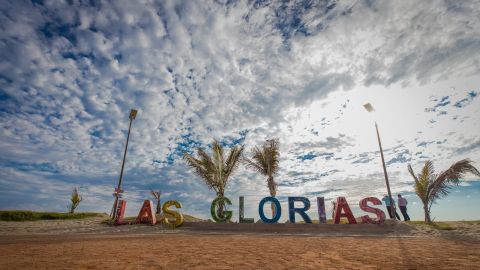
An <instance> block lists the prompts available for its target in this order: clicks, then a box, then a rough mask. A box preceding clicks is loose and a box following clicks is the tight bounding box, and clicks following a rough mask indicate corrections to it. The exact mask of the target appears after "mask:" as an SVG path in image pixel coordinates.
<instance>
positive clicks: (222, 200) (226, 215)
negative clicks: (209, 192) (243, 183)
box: [210, 197, 232, 222]
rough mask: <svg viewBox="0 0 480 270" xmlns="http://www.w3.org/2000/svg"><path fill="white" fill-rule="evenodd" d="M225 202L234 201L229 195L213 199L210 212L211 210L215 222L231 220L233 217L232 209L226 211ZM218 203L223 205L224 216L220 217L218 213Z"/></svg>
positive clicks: (229, 203)
mask: <svg viewBox="0 0 480 270" xmlns="http://www.w3.org/2000/svg"><path fill="white" fill-rule="evenodd" d="M225 204H228V205H231V204H232V202H230V200H229V199H228V198H227V197H217V198H215V200H213V202H212V206H211V207H210V212H211V214H212V218H213V220H215V222H226V221H229V220H230V219H231V218H232V211H225V210H224V207H225ZM217 205H219V206H220V207H222V210H223V217H219V216H218V215H217V211H216V210H217V209H216V208H217Z"/></svg>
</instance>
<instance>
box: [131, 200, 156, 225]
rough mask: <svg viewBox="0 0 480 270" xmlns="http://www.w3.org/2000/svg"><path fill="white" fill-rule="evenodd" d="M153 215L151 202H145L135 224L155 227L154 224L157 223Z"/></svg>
mask: <svg viewBox="0 0 480 270" xmlns="http://www.w3.org/2000/svg"><path fill="white" fill-rule="evenodd" d="M154 213H155V212H154V211H153V203H152V201H150V200H145V201H144V202H143V206H142V208H141V209H140V213H138V217H137V219H136V220H135V223H150V224H152V225H155V223H157V218H156V217H155V214H154Z"/></svg>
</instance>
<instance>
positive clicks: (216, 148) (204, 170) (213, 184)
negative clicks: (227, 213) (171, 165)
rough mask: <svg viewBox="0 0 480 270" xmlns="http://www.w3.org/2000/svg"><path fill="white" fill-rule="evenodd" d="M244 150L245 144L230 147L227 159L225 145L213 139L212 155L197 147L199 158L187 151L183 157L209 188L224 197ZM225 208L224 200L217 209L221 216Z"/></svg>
mask: <svg viewBox="0 0 480 270" xmlns="http://www.w3.org/2000/svg"><path fill="white" fill-rule="evenodd" d="M242 152H243V145H242V146H235V147H233V148H232V149H230V153H229V154H228V157H227V158H226V159H225V157H224V154H223V147H222V146H221V145H220V144H219V143H218V142H217V141H213V143H212V156H209V155H208V154H207V153H206V152H205V151H204V150H203V149H201V148H197V155H198V158H195V157H193V156H192V155H190V154H188V153H185V154H184V155H183V159H184V160H185V161H186V162H187V164H188V166H190V167H191V168H193V169H194V172H195V173H196V174H197V175H198V176H200V177H201V178H202V179H203V181H205V184H207V186H208V188H209V189H213V190H214V191H215V192H216V193H217V197H224V194H225V187H226V186H227V183H228V180H229V178H230V176H231V175H232V173H233V172H234V171H235V169H236V168H237V166H238V161H239V159H240V157H241V155H242ZM224 208H225V204H224V203H223V202H222V203H220V204H219V206H218V210H217V214H218V216H219V217H223V214H224Z"/></svg>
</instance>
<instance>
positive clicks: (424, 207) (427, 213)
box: [423, 203, 432, 223]
mask: <svg viewBox="0 0 480 270" xmlns="http://www.w3.org/2000/svg"><path fill="white" fill-rule="evenodd" d="M423 211H424V212H425V222H427V223H432V220H431V219H430V210H429V209H428V204H426V203H424V204H423Z"/></svg>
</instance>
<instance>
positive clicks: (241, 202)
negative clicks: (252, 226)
mask: <svg viewBox="0 0 480 270" xmlns="http://www.w3.org/2000/svg"><path fill="white" fill-rule="evenodd" d="M239 199H240V202H239V208H240V209H239V210H240V211H239V212H240V213H239V218H238V222H240V223H253V222H254V220H253V218H244V217H243V209H244V207H243V196H240V198H239Z"/></svg>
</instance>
